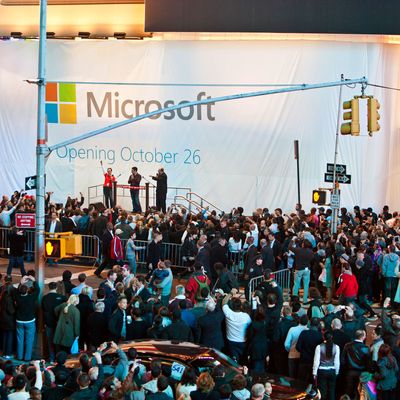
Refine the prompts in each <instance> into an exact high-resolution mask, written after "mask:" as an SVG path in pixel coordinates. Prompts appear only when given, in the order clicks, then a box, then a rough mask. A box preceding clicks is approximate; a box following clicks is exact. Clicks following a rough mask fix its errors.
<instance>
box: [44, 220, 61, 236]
mask: <svg viewBox="0 0 400 400" xmlns="http://www.w3.org/2000/svg"><path fill="white" fill-rule="evenodd" d="M50 225H51V220H50V221H47V222H46V232H49V230H50ZM62 231H63V227H62V224H61V222H60V221H56V227H55V229H54V232H55V233H56V232H62Z"/></svg>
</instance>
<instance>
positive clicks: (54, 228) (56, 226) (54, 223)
mask: <svg viewBox="0 0 400 400" xmlns="http://www.w3.org/2000/svg"><path fill="white" fill-rule="evenodd" d="M62 231H63V229H62V224H61V222H60V221H59V220H58V218H57V213H55V212H53V213H51V220H50V221H48V222H47V223H46V232H50V233H58V232H62Z"/></svg>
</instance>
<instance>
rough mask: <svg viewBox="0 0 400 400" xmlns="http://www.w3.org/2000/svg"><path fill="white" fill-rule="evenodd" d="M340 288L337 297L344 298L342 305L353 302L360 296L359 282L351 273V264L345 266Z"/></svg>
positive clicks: (340, 278)
mask: <svg viewBox="0 0 400 400" xmlns="http://www.w3.org/2000/svg"><path fill="white" fill-rule="evenodd" d="M339 282H340V284H339V287H338V289H337V290H336V295H337V296H341V297H342V298H344V299H343V300H344V302H343V301H341V303H342V304H348V303H350V302H353V301H354V300H355V299H356V297H357V294H358V282H357V279H356V277H355V276H354V275H353V274H352V272H351V267H350V265H349V264H347V263H345V264H343V272H342V274H341V275H340V277H339Z"/></svg>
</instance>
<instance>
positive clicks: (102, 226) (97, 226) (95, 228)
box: [89, 215, 108, 239]
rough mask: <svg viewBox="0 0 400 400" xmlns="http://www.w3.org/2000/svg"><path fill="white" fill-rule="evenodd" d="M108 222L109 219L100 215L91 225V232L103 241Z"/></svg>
mask: <svg viewBox="0 0 400 400" xmlns="http://www.w3.org/2000/svg"><path fill="white" fill-rule="evenodd" d="M107 222H108V220H107V218H106V217H104V216H103V215H100V216H99V217H97V218H96V219H95V220H94V221H93V222H92V223H91V224H90V227H89V232H90V233H92V234H93V235H95V236H97V237H98V238H99V239H101V238H102V236H103V233H104V231H105V230H106V226H107Z"/></svg>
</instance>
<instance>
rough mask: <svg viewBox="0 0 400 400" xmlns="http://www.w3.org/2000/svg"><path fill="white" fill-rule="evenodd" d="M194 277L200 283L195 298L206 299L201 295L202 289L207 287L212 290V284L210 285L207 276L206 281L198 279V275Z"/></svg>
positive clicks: (197, 299) (198, 299)
mask: <svg viewBox="0 0 400 400" xmlns="http://www.w3.org/2000/svg"><path fill="white" fill-rule="evenodd" d="M193 279H194V280H195V281H196V282H197V284H198V286H197V290H196V293H195V295H194V298H195V299H196V301H202V300H204V298H203V297H202V295H201V291H202V290H203V288H207V289H208V290H209V291H210V286H208V283H207V277H205V280H204V282H202V281H200V280H199V279H197V276H194V277H193Z"/></svg>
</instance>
